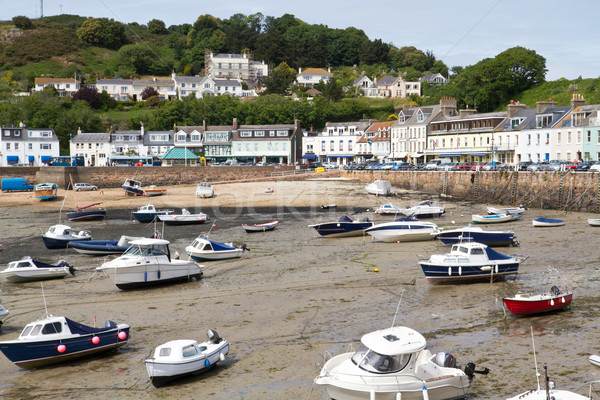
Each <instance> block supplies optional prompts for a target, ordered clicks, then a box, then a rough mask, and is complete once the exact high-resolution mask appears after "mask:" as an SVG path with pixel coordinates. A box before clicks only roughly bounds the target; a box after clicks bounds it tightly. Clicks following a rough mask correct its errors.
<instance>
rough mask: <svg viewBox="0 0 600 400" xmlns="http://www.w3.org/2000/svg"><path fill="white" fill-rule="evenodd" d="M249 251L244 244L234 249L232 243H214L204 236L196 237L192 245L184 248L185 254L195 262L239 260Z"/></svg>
mask: <svg viewBox="0 0 600 400" xmlns="http://www.w3.org/2000/svg"><path fill="white" fill-rule="evenodd" d="M245 250H248V251H250V249H248V248H247V247H246V245H245V244H243V245H241V246H240V247H236V246H235V244H233V243H220V242H215V241H212V240H210V239H207V238H205V237H204V236H198V237H197V238H196V239H194V241H193V242H192V244H190V245H189V246H188V247H186V248H185V252H186V253H188V254H189V256H190V257H192V258H193V259H194V260H197V261H215V260H229V259H232V258H240V257H241V256H242V253H243V252H244V251H245Z"/></svg>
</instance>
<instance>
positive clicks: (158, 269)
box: [96, 239, 205, 290]
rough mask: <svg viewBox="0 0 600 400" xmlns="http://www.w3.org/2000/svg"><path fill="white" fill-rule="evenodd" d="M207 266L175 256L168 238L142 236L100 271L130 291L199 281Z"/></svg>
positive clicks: (100, 267) (103, 265)
mask: <svg viewBox="0 0 600 400" xmlns="http://www.w3.org/2000/svg"><path fill="white" fill-rule="evenodd" d="M204 268H205V266H204V265H198V264H197V263H195V262H194V261H191V260H189V261H188V260H175V259H172V258H171V253H170V252H169V241H168V240H164V239H139V240H134V241H133V242H131V247H129V249H127V250H126V251H125V253H123V255H122V256H120V257H118V258H115V259H114V260H112V261H108V262H105V263H104V264H102V265H101V266H99V267H97V268H96V270H98V271H104V272H105V273H106V274H107V275H108V276H109V277H110V279H111V280H112V281H113V282H114V283H115V285H117V287H118V288H119V289H123V290H126V289H135V288H140V287H147V286H154V285H160V284H165V283H172V282H177V281H191V280H195V279H198V278H200V277H201V276H202V270H203V269H204Z"/></svg>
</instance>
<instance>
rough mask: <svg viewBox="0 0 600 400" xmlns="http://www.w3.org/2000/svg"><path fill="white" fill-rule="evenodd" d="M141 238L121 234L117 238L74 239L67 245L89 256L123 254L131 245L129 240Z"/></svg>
mask: <svg viewBox="0 0 600 400" xmlns="http://www.w3.org/2000/svg"><path fill="white" fill-rule="evenodd" d="M137 239H143V238H142V237H139V236H125V235H123V236H121V238H120V239H119V240H113V239H106V240H75V241H72V242H69V244H68V247H69V248H72V249H75V251H76V252H78V253H81V254H88V255H90V256H104V255H109V254H123V253H124V252H125V250H127V249H128V248H129V246H131V242H132V241H134V240H137Z"/></svg>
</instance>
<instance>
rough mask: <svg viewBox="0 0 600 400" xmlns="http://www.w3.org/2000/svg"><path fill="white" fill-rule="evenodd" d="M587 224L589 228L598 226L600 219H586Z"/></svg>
mask: <svg viewBox="0 0 600 400" xmlns="http://www.w3.org/2000/svg"><path fill="white" fill-rule="evenodd" d="M588 224H589V225H590V226H600V218H588Z"/></svg>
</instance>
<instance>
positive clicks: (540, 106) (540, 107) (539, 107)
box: [535, 99, 556, 114]
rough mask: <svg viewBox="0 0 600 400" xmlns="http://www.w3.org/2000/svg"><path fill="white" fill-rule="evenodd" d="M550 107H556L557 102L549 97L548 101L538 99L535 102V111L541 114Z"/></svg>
mask: <svg viewBox="0 0 600 400" xmlns="http://www.w3.org/2000/svg"><path fill="white" fill-rule="evenodd" d="M548 107H556V103H555V102H554V100H552V99H548V101H538V102H536V103H535V112H536V114H541V113H543V112H544V110H546V108H548Z"/></svg>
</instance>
